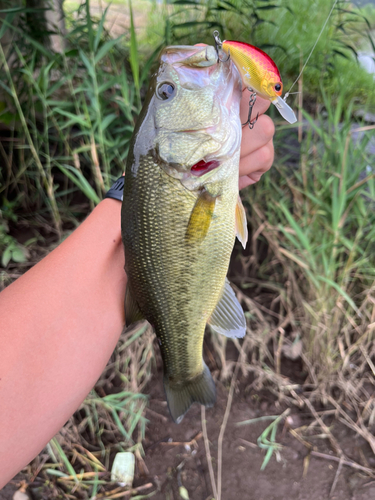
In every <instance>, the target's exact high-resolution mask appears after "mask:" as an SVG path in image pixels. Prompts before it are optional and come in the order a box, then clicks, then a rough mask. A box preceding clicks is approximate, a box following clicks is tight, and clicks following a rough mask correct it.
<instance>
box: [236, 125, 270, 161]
mask: <svg viewBox="0 0 375 500" xmlns="http://www.w3.org/2000/svg"><path fill="white" fill-rule="evenodd" d="M274 134H275V125H274V123H273V121H272V120H271V118H270V117H269V116H267V115H262V116H260V117H259V118H258V121H257V123H256V124H255V127H254V128H253V129H252V130H250V129H249V127H248V126H247V125H245V127H243V129H242V140H241V158H242V157H244V156H247V155H249V154H251V153H253V152H254V151H256V150H257V149H259V148H261V147H263V146H265V145H266V144H267V143H268V142H270V141H271V140H272V139H273V136H274Z"/></svg>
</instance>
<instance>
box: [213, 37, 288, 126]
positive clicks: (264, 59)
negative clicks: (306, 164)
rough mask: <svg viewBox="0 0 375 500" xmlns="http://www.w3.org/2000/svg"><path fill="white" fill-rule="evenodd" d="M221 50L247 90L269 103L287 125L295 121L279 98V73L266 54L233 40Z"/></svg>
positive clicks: (225, 42)
mask: <svg viewBox="0 0 375 500" xmlns="http://www.w3.org/2000/svg"><path fill="white" fill-rule="evenodd" d="M221 49H222V50H223V51H224V52H225V53H226V54H227V55H228V56H230V58H231V59H232V61H233V62H234V64H235V65H236V67H237V69H238V71H239V72H240V74H241V78H242V81H243V84H244V85H245V86H246V87H247V88H248V89H249V90H253V91H254V92H256V93H257V94H258V95H259V96H260V97H263V99H267V100H268V101H271V102H272V104H274V105H275V106H276V108H277V109H278V111H279V113H280V114H281V116H282V117H283V118H285V120H287V121H288V122H289V123H295V122H296V121H297V118H296V115H295V113H294V111H293V110H292V108H291V107H290V106H288V104H287V103H286V102H285V100H284V99H283V98H282V97H281V96H282V93H283V83H282V81H281V76H280V71H279V69H278V67H277V66H276V63H275V62H274V61H273V59H271V57H270V56H269V55H268V54H266V53H265V52H263V50H261V49H259V48H258V47H254V45H250V44H249V43H245V42H238V41H235V40H224V41H223V42H222V43H221Z"/></svg>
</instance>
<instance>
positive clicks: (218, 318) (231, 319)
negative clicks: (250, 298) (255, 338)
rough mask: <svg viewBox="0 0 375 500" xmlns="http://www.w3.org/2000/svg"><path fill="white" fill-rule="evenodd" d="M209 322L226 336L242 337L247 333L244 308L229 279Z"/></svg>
mask: <svg viewBox="0 0 375 500" xmlns="http://www.w3.org/2000/svg"><path fill="white" fill-rule="evenodd" d="M208 324H209V325H210V326H211V328H212V329H213V330H215V332H217V333H221V334H222V335H225V336H226V337H232V338H242V337H244V336H245V334H246V319H245V315H244V312H243V309H242V307H241V305H240V303H239V302H238V300H237V297H236V296H235V294H234V291H233V290H232V287H231V286H230V284H229V281H228V280H227V279H226V280H225V285H224V289H223V295H222V296H221V299H220V300H219V302H218V304H217V306H216V308H215V310H214V312H213V313H212V315H211V317H210V319H209V320H208Z"/></svg>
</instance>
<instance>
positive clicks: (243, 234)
mask: <svg viewBox="0 0 375 500" xmlns="http://www.w3.org/2000/svg"><path fill="white" fill-rule="evenodd" d="M236 236H237V238H238V239H239V241H240V243H241V245H242V246H243V247H244V248H246V243H247V236H248V233H247V220H246V212H245V209H244V207H243V205H242V201H241V198H240V196H238V200H237V205H236Z"/></svg>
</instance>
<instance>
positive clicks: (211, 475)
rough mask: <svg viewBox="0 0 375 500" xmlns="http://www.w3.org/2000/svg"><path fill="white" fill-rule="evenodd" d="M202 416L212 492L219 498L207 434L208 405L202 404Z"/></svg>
mask: <svg viewBox="0 0 375 500" xmlns="http://www.w3.org/2000/svg"><path fill="white" fill-rule="evenodd" d="M201 418H202V432H203V440H204V447H205V448H206V457H207V464H208V470H209V473H210V480H211V488H212V494H213V496H214V498H217V489H216V482H215V475H214V469H213V467H212V459H211V453H210V443H209V442H208V436H207V427H206V407H205V406H204V405H202V406H201Z"/></svg>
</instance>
